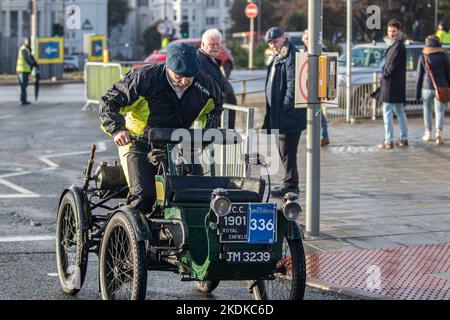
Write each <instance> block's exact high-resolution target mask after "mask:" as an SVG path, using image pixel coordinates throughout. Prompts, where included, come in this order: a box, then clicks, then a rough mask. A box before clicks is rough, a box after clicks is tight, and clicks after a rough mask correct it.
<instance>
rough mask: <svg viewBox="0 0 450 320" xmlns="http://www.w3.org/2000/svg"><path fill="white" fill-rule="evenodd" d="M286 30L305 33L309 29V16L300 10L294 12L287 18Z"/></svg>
mask: <svg viewBox="0 0 450 320" xmlns="http://www.w3.org/2000/svg"><path fill="white" fill-rule="evenodd" d="M285 26H286V30H289V31H303V30H305V29H306V28H307V27H308V15H307V14H306V13H305V12H301V11H299V10H295V11H292V12H291V13H289V14H288V16H287V17H286V23H285Z"/></svg>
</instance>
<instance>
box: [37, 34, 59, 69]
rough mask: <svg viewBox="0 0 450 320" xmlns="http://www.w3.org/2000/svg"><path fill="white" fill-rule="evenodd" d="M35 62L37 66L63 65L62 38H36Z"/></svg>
mask: <svg viewBox="0 0 450 320" xmlns="http://www.w3.org/2000/svg"><path fill="white" fill-rule="evenodd" d="M36 40H37V41H36V52H37V62H38V63H39V64H49V63H63V60H64V43H63V41H64V40H63V38H37V39H36Z"/></svg>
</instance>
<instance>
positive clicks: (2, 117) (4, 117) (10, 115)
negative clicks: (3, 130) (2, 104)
mask: <svg viewBox="0 0 450 320" xmlns="http://www.w3.org/2000/svg"><path fill="white" fill-rule="evenodd" d="M8 118H12V114H7V115H5V116H0V120H2V119H8Z"/></svg>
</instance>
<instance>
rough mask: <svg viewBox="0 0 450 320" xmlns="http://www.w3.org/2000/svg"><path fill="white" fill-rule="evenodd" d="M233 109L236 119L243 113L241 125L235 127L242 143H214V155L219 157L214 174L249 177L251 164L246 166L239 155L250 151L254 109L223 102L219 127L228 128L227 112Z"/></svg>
mask: <svg viewBox="0 0 450 320" xmlns="http://www.w3.org/2000/svg"><path fill="white" fill-rule="evenodd" d="M229 110H234V111H235V112H236V119H241V118H242V117H240V114H243V115H244V123H243V124H242V127H241V128H239V125H238V126H237V128H236V131H238V132H239V133H240V134H241V136H242V144H231V145H215V146H214V155H215V157H217V158H216V159H220V164H219V165H218V166H216V174H217V175H220V176H234V177H251V175H252V171H251V166H246V165H245V164H244V163H243V162H242V161H241V156H242V155H243V154H245V153H251V152H252V141H253V135H252V132H253V129H254V119H255V109H254V108H249V107H243V106H235V105H232V104H224V112H223V113H222V117H221V124H220V126H221V128H228V112H229Z"/></svg>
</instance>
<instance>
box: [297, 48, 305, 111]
mask: <svg viewBox="0 0 450 320" xmlns="http://www.w3.org/2000/svg"><path fill="white" fill-rule="evenodd" d="M307 103H308V53H306V52H297V53H296V55H295V104H296V105H302V107H305V108H306V107H307Z"/></svg>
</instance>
